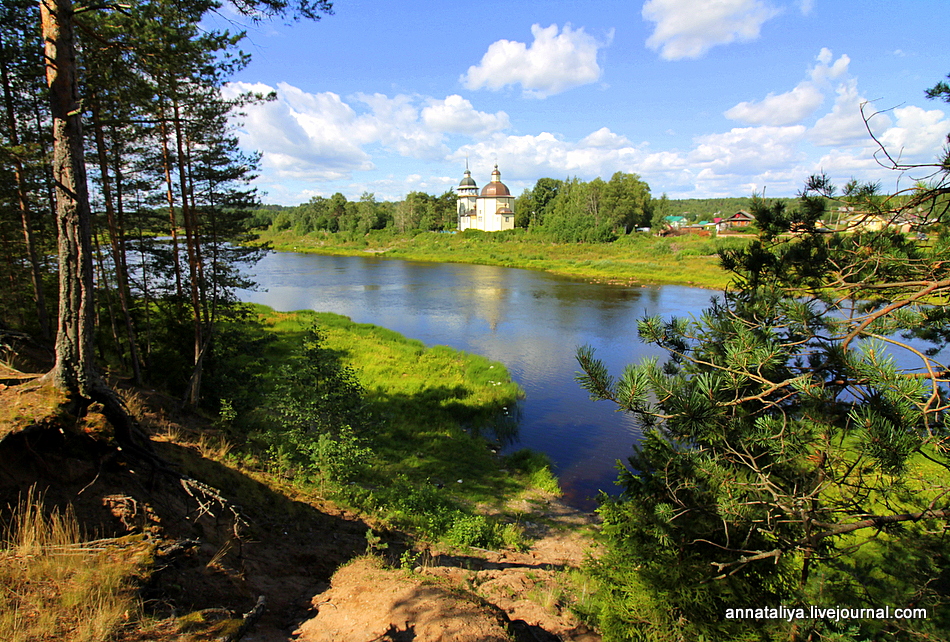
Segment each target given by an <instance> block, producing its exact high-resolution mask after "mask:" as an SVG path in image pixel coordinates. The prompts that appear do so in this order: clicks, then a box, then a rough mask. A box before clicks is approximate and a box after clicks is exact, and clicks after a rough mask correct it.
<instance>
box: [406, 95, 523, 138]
mask: <svg viewBox="0 0 950 642" xmlns="http://www.w3.org/2000/svg"><path fill="white" fill-rule="evenodd" d="M428 102H429V104H428V106H427V107H426V108H425V109H423V110H422V121H423V122H424V123H425V124H426V125H427V126H428V127H429V128H431V129H432V130H434V131H439V132H446V133H452V134H468V135H470V136H478V137H481V136H486V135H488V134H492V133H494V132H497V131H500V130H502V129H507V128H508V127H509V125H510V124H511V123H510V122H509V120H508V114H506V113H505V112H503V111H500V112H498V113H495V114H487V113H485V112H481V111H476V110H475V108H474V107H472V103H470V102H469V101H467V100H465V99H464V98H462V97H461V96H459V95H458V94H453V95H452V96H447V97H446V98H445V99H444V100H436V99H434V98H432V99H429V101H428Z"/></svg>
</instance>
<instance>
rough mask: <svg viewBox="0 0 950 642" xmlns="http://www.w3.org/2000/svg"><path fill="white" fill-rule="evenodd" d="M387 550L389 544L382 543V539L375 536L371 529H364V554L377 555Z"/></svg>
mask: <svg viewBox="0 0 950 642" xmlns="http://www.w3.org/2000/svg"><path fill="white" fill-rule="evenodd" d="M387 548H389V544H387V543H386V542H384V541H383V538H382V537H380V536H379V535H377V534H376V533H375V532H374V531H373V529H372V528H368V529H366V554H367V555H378V554H379V552H380V551H384V550H386V549H387Z"/></svg>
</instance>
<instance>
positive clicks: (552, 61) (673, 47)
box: [225, 0, 950, 205]
mask: <svg viewBox="0 0 950 642" xmlns="http://www.w3.org/2000/svg"><path fill="white" fill-rule="evenodd" d="M334 11H335V13H334V15H331V16H327V17H325V18H324V19H323V20H321V21H319V22H316V23H305V22H298V23H293V24H285V23H282V22H266V23H262V24H259V25H248V24H243V28H246V29H247V31H248V37H247V39H246V40H245V41H244V43H243V48H244V50H245V51H247V52H248V53H250V54H251V55H252V56H253V60H252V62H251V64H250V65H249V66H248V67H247V68H246V69H245V70H243V71H241V72H240V73H239V74H238V75H237V76H235V77H234V78H233V79H232V82H231V84H230V85H229V86H228V88H227V92H228V93H230V94H233V93H237V92H238V91H243V90H257V91H269V90H275V91H276V92H277V95H278V98H277V100H276V101H273V102H269V103H267V104H265V105H261V106H252V107H249V108H247V109H246V110H245V113H244V115H243V116H241V117H240V118H239V119H236V121H235V122H236V124H238V130H239V132H240V138H241V143H242V145H243V146H244V147H245V148H246V149H248V150H258V151H260V152H262V154H263V157H262V171H261V173H260V177H259V178H258V179H257V181H256V185H257V186H258V187H259V188H260V189H261V190H262V191H263V192H264V193H265V194H264V197H263V199H264V201H265V202H267V203H280V204H286V205H294V204H298V203H301V202H305V201H307V200H309V199H310V198H311V197H312V196H317V195H320V196H330V195H332V194H333V193H334V192H342V193H343V194H344V195H346V196H347V198H350V199H356V198H359V196H360V194H362V193H363V192H371V193H374V194H375V195H376V197H377V198H378V199H380V200H398V199H401V198H403V197H404V196H405V195H406V193H408V192H409V191H413V190H419V191H424V192H429V193H432V194H440V193H442V192H444V191H445V190H446V189H449V188H451V187H453V186H455V185H457V184H458V182H459V180H460V179H461V177H462V172H463V171H464V168H465V163H466V159H468V163H469V166H470V167H471V169H472V173H473V177H474V178H475V180H476V181H477V183H478V185H479V186H481V185H483V184H484V183H486V182H487V181H488V180H489V175H490V173H491V169H492V165H494V163H496V162H497V163H498V165H499V168H500V169H501V172H502V180H503V181H504V182H505V183H506V184H507V185H508V186H509V188H510V189H511V191H512V193H513V194H520V193H521V191H522V190H523V189H524V188H530V187H532V186H533V185H534V183H535V181H536V180H537V179H538V178H541V177H544V176H549V177H553V178H567V177H572V176H577V177H579V178H581V179H583V180H591V179H593V178H595V177H597V176H601V177H602V178H604V179H605V180H606V179H608V178H609V177H610V176H611V175H612V174H613V173H614V172H617V171H623V172H628V173H636V174H639V175H640V176H641V177H642V178H643V179H644V180H646V181H647V183H649V185H650V187H651V190H652V192H653V194H654V195H655V196H659V195H660V194H662V193H666V194H668V195H669V196H670V197H671V198H706V197H714V196H748V195H749V194H751V193H752V192H753V191H757V192H760V193H761V192H762V191H763V190H764V191H765V194H766V196H792V195H794V194H795V193H796V191H797V190H798V189H799V188H800V186H801V185H802V182H803V180H804V179H805V178H806V177H807V176H808V175H809V174H811V173H815V172H818V171H824V172H825V173H827V174H828V175H829V176H830V177H831V178H832V179H833V180H834V181H835V182H836V183H837V184H839V185H843V184H844V183H845V182H846V181H847V180H848V179H850V178H852V177H854V178H858V179H861V180H879V181H881V183H882V186H883V187H884V188H885V189H886V190H894V189H899V188H901V187H906V186H909V185H912V184H913V182H914V180H915V179H917V178H920V177H921V176H923V175H924V174H925V173H926V172H925V171H924V170H923V169H921V170H919V171H910V172H905V173H897V172H893V171H887V170H885V169H883V168H881V167H880V166H879V165H878V163H877V162H876V161H875V159H874V152H875V150H876V149H877V148H876V146H875V144H874V143H873V141H872V139H871V138H870V137H869V136H868V133H867V131H866V130H865V126H864V123H863V121H862V119H861V113H860V109H859V107H860V104H861V103H862V102H865V101H871V102H870V103H869V104H868V106H867V108H866V109H867V110H870V111H880V112H882V113H880V114H879V115H878V116H876V117H874V118H873V119H872V121H871V122H872V125H873V130H874V132H875V134H876V135H877V137H878V138H879V139H880V140H881V141H882V142H883V143H884V144H885V145H886V146H887V148H888V150H889V151H890V152H891V153H892V154H894V155H897V154H900V155H901V156H900V158H901V160H902V161H903V162H906V163H927V162H931V161H933V159H934V158H935V157H936V156H937V155H938V154H939V153H940V151H941V149H942V148H943V147H944V146H945V144H946V136H947V134H948V132H950V105H948V104H947V103H943V102H934V101H930V100H927V99H926V98H925V97H924V90H925V89H926V88H928V87H932V86H933V85H934V84H935V83H937V82H938V81H940V80H942V79H944V78H945V77H946V76H947V74H948V73H950V46H948V44H947V43H948V40H950V5H948V3H947V2H946V0H647V1H645V2H643V1H627V2H621V1H614V0H595V1H585V0H571V1H569V2H568V1H562V0H544V1H535V0H522V1H520V2H511V1H507V2H496V1H495V0H481V1H480V2H469V3H456V2H439V1H434V0H417V1H416V2H405V1H403V2H395V1H391V0H336V2H335V7H334ZM225 16H227V17H229V18H231V19H234V20H235V24H236V25H237V26H241V22H240V21H239V20H238V18H237V17H236V16H234V15H233V14H228V13H226V14H225ZM232 28H233V27H232Z"/></svg>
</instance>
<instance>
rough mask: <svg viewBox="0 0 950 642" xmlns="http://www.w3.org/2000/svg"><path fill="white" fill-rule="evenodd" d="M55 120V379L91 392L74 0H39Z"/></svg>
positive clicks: (93, 376) (88, 261) (88, 256)
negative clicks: (56, 246) (56, 265)
mask: <svg viewBox="0 0 950 642" xmlns="http://www.w3.org/2000/svg"><path fill="white" fill-rule="evenodd" d="M40 19H41V22H42V33H43V42H44V43H45V45H44V54H45V62H46V83H47V85H48V86H49V100H50V116H51V117H52V121H53V158H52V169H53V181H54V184H55V189H56V231H57V235H58V249H59V322H58V325H57V331H56V365H55V366H54V367H53V370H52V372H51V377H52V381H53V384H54V385H55V386H56V387H58V388H60V389H62V390H64V391H65V392H67V393H68V394H70V395H78V396H81V397H85V398H90V397H91V393H92V391H93V389H94V388H95V387H96V384H97V383H98V375H97V373H96V369H95V352H94V322H95V319H94V316H93V308H94V305H93V297H94V292H93V265H92V243H91V230H90V219H91V213H90V209H89V194H88V190H87V185H86V168H85V165H84V163H83V137H82V120H81V111H82V110H81V107H80V104H79V90H78V85H77V81H76V51H75V43H74V36H73V25H72V20H73V7H72V2H71V0H40Z"/></svg>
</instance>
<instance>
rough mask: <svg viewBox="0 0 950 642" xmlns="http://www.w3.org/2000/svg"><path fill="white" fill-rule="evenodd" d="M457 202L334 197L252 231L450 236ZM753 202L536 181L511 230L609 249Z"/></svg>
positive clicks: (287, 210)
mask: <svg viewBox="0 0 950 642" xmlns="http://www.w3.org/2000/svg"><path fill="white" fill-rule="evenodd" d="M456 199H457V195H456V192H455V189H454V188H453V189H449V190H447V191H445V192H443V193H442V194H440V195H438V196H436V195H432V194H427V193H425V192H410V193H409V194H407V195H406V198H405V199H403V200H401V201H379V200H377V199H376V195H375V194H372V193H369V192H364V193H363V194H362V195H361V196H360V198H359V200H357V201H350V200H347V198H346V196H344V195H343V194H341V193H339V192H337V193H336V194H333V195H332V196H331V197H329V198H327V197H324V196H314V197H313V198H311V199H310V201H308V202H307V203H302V204H300V205H295V206H282V205H266V206H262V207H260V208H258V209H257V210H255V211H254V213H253V217H252V221H251V223H250V224H251V226H252V227H253V228H255V229H270V230H272V231H274V232H283V231H288V230H289V231H291V232H292V233H293V234H296V235H299V236H302V235H305V234H311V233H313V232H349V233H354V234H359V235H362V234H366V233H367V232H369V231H370V230H383V229H387V228H388V229H392V230H393V231H394V232H396V233H400V234H404V233H407V232H412V231H414V230H420V231H451V230H454V229H456V228H457V226H458V217H457V200H456ZM754 199H755V197H754V196H753V195H749V196H742V197H724V198H689V199H671V198H668V197H667V196H666V195H665V194H663V195H661V196H660V197H659V198H653V196H652V195H651V191H650V186H649V185H648V184H647V183H646V182H644V181H643V180H642V179H641V178H640V177H639V176H638V175H637V174H632V173H625V172H616V173H615V174H614V175H613V176H611V178H610V180H608V181H604V180H603V179H601V178H595V179H594V180H592V181H583V180H581V179H579V178H577V177H574V178H570V179H564V180H561V179H556V178H541V179H538V181H537V182H536V183H535V185H534V187H532V188H530V189H525V190H524V191H523V192H522V193H521V195H520V196H518V197H517V198H516V199H515V207H514V211H515V227H519V228H523V229H531V230H532V231H533V232H535V233H537V234H540V235H548V236H550V237H551V238H552V240H556V241H559V242H565V243H571V242H577V241H588V242H609V241H613V240H615V239H617V238H618V237H619V236H620V235H622V234H625V233H629V232H630V231H632V230H635V229H637V228H641V229H642V228H650V229H657V228H663V227H665V226H666V221H665V219H666V217H668V216H682V217H684V218H686V220H687V221H689V222H691V223H694V222H699V221H712V220H713V219H714V218H716V217H721V218H727V217H729V216H732V215H733V214H735V213H736V212H738V211H739V210H746V211H748V210H750V209H751V208H752V205H753V202H754ZM777 200H780V201H784V202H788V203H791V202H793V201H794V199H791V198H788V199H777Z"/></svg>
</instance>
